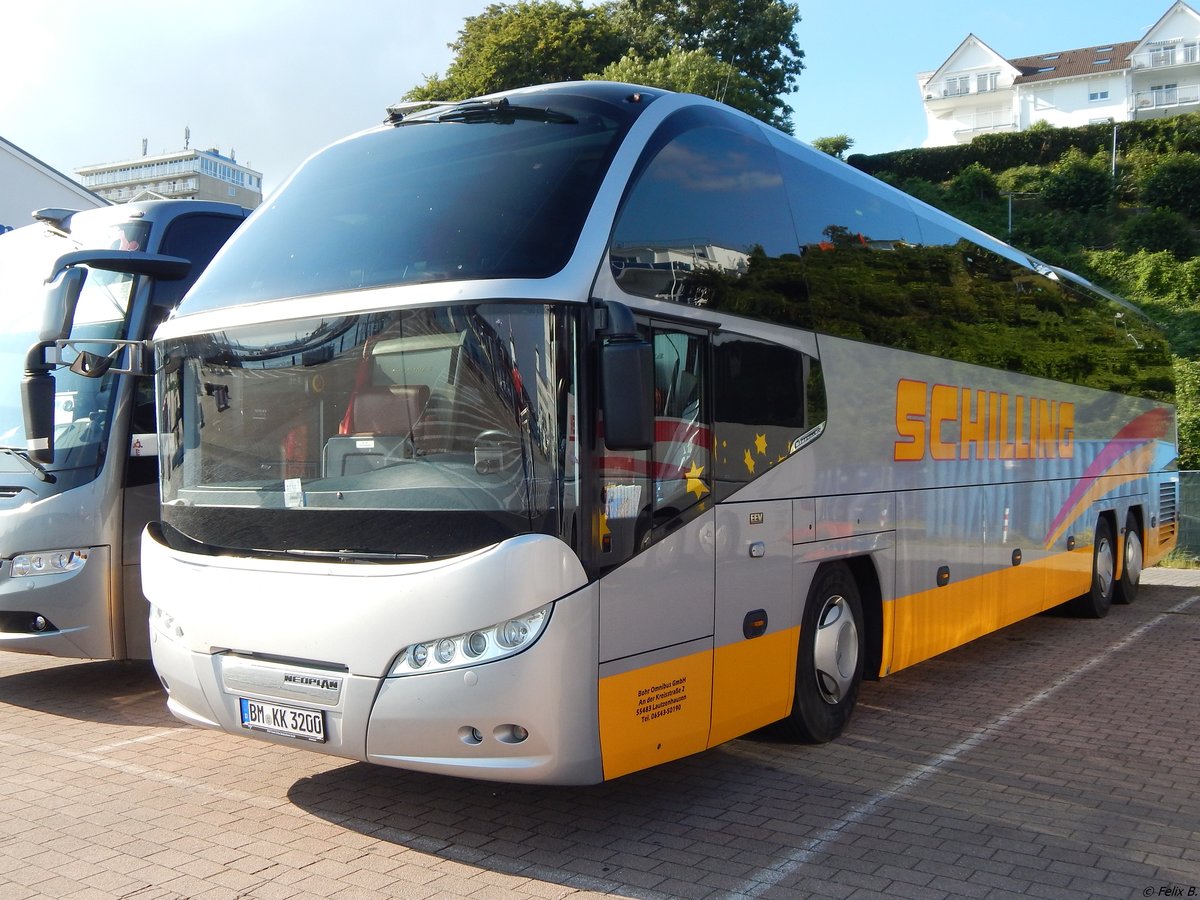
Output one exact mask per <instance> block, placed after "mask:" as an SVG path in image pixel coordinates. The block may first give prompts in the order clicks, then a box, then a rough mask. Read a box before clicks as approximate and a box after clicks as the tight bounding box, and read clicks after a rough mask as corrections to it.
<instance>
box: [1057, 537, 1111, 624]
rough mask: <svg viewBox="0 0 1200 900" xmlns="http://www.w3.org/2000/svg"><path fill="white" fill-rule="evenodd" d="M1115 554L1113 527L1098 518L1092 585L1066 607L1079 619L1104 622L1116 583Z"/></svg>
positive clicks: (1093, 552) (1094, 544)
mask: <svg viewBox="0 0 1200 900" xmlns="http://www.w3.org/2000/svg"><path fill="white" fill-rule="evenodd" d="M1116 570H1117V551H1116V545H1115V543H1114V541H1113V533H1112V526H1111V525H1109V524H1108V519H1107V518H1105V517H1104V516H1101V517H1100V518H1099V519H1098V520H1097V521H1096V539H1095V542H1094V543H1093V544H1092V586H1091V589H1090V590H1089V591H1088V592H1087V593H1086V594H1084V595H1082V596H1080V597H1076V598H1075V599H1074V600H1072V601H1070V603H1068V604H1067V610H1068V611H1069V612H1070V613H1071V614H1072V615H1074V616H1078V617H1079V618H1081V619H1103V618H1104V617H1105V616H1107V615H1108V610H1109V607H1111V606H1112V601H1113V594H1114V592H1115V591H1116V581H1115V579H1114V578H1113V573H1114V572H1116Z"/></svg>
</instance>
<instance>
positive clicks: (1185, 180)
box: [1138, 153, 1200, 221]
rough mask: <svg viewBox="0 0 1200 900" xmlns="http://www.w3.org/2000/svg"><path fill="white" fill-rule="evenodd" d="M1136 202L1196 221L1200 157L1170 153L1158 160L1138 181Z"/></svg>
mask: <svg viewBox="0 0 1200 900" xmlns="http://www.w3.org/2000/svg"><path fill="white" fill-rule="evenodd" d="M1138 197H1139V199H1140V200H1141V201H1142V202H1143V203H1145V204H1146V205H1147V206H1160V207H1163V208H1165V209H1172V210H1174V211H1175V212H1177V213H1182V214H1183V215H1185V216H1187V217H1188V218H1189V219H1191V220H1192V221H1200V156H1198V155H1197V154H1195V153H1172V154H1169V155H1167V156H1164V157H1162V159H1161V160H1160V161H1159V163H1158V165H1156V166H1154V167H1153V168H1152V169H1150V170H1149V171H1148V172H1146V174H1145V176H1144V177H1143V179H1142V184H1141V190H1140V191H1139V192H1138Z"/></svg>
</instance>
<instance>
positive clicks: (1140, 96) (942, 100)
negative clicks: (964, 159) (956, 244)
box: [917, 0, 1200, 147]
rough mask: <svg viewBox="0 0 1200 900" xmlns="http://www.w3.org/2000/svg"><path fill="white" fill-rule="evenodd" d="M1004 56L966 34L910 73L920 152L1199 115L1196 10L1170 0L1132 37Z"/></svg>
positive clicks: (1199, 43) (1199, 60)
mask: <svg viewBox="0 0 1200 900" xmlns="http://www.w3.org/2000/svg"><path fill="white" fill-rule="evenodd" d="M1128 37H1129V39H1128V40H1125V41H1121V42H1117V43H1112V44H1103V45H1100V46H1096V47H1084V48H1081V49H1077V50H1058V51H1053V52H1050V53H1042V54H1039V55H1037V56H1023V57H1017V58H1014V59H1006V58H1005V57H1003V56H1001V55H1000V54H999V53H997V52H996V51H995V50H993V49H992V48H991V47H989V46H988V45H987V44H986V43H985V42H984V41H983V40H982V39H981V38H979V37H977V36H976V35H974V34H969V35H967V37H966V38H965V39H964V40H963V42H962V43H961V44H959V45H958V47H957V48H956V49H955V50H954V52H953V53H951V54H950V56H949V57H948V58H947V59H946V61H945V62H943V63H942V64H941V65H940V66H939V67H938V68H937V69H935V70H933V71H932V72H921V73H919V74H918V75H917V84H918V87H919V88H920V91H921V98H922V102H923V103H924V106H925V118H926V123H927V125H928V129H929V134H928V137H927V138H926V139H925V143H924V146H926V147H937V146H944V145H947V144H965V143H967V142H968V141H970V140H971V139H972V138H974V137H975V136H976V135H978V134H986V133H988V132H996V131H1024V130H1025V129H1026V128H1028V127H1029V126H1030V125H1033V124H1035V123H1037V122H1042V121H1044V122H1047V123H1049V124H1050V125H1055V126H1059V127H1070V126H1077V125H1088V124H1092V123H1096V122H1110V121H1111V122H1129V121H1133V120H1135V119H1146V118H1153V117H1157V116H1168V115H1174V114H1176V113H1183V112H1197V111H1200V14H1198V13H1197V12H1196V11H1195V10H1194V9H1192V7H1190V6H1189V5H1188V4H1187V3H1185V2H1183V0H1177V2H1175V3H1172V4H1171V6H1170V7H1169V8H1168V9H1167V11H1166V12H1165V13H1163V15H1162V16H1161V18H1159V20H1158V21H1157V22H1156V23H1155V24H1154V25H1152V26H1151V27H1150V29H1149V30H1148V31H1147V32H1146V33H1145V34H1144V35H1142V36H1141V38H1137V37H1135V36H1132V35H1130V36H1128Z"/></svg>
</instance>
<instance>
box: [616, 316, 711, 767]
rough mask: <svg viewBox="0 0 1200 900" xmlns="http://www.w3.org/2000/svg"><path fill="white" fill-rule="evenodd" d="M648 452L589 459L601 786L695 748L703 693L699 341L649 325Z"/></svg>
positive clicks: (704, 441) (705, 501) (707, 445)
mask: <svg viewBox="0 0 1200 900" xmlns="http://www.w3.org/2000/svg"><path fill="white" fill-rule="evenodd" d="M646 332H647V334H646V336H647V338H648V339H649V340H650V341H651V342H652V344H653V347H654V357H655V383H654V389H655V443H654V446H653V447H652V448H651V449H650V450H647V451H641V452H633V453H631V452H629V451H609V450H607V449H605V450H604V451H603V452H602V453H601V455H600V459H599V462H598V465H599V472H598V475H599V479H600V484H599V486H598V487H599V495H600V513H599V517H598V518H599V521H598V522H597V523H596V531H595V534H594V538H593V541H594V543H595V544H596V545H597V547H596V551H597V552H596V555H595V558H596V559H597V560H598V562H599V564H600V567H601V569H602V571H605V574H604V575H603V577H602V578H601V579H600V743H601V750H602V754H603V761H604V777H605V778H606V779H608V778H614V777H616V776H618V775H623V774H626V773H627V772H633V771H636V770H638V769H643V768H647V767H649V766H652V765H656V764H658V763H660V762H666V761H667V760H671V759H678V758H679V757H682V756H687V755H688V754H691V753H697V752H699V751H701V750H704V749H705V748H706V747H707V745H708V733H709V718H710V712H711V700H712V696H711V688H712V634H713V597H714V586H713V559H714V557H713V542H714V527H713V511H712V469H711V457H712V444H711V442H712V429H711V425H710V421H709V408H710V400H709V397H708V384H707V382H708V379H707V367H708V346H709V340H708V336H707V334H706V333H704V332H702V331H693V330H687V329H683V328H677V327H672V326H667V325H665V324H664V325H660V324H655V325H653V326H652V327H647V329H646Z"/></svg>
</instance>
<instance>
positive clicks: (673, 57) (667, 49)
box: [405, 0, 804, 133]
mask: <svg viewBox="0 0 1200 900" xmlns="http://www.w3.org/2000/svg"><path fill="white" fill-rule="evenodd" d="M799 21H800V13H799V11H798V10H797V8H796V6H795V5H794V4H792V3H788V2H786V0H609V2H607V3H606V4H603V5H600V6H588V7H585V6H584V5H583V2H582V0H570V2H559V0H519V2H517V3H514V4H506V3H494V4H492V5H491V6H489V7H488V8H487V10H486V11H484V12H483V13H481V14H480V15H478V16H471V17H469V18H467V19H466V20H465V21H464V24H463V28H462V30H461V31H460V32H459V34H458V39H457V40H456V41H455V42H454V43H452V44H450V48H451V49H452V50H453V51H454V59H453V61H452V62H451V63H450V66H449V67H448V68H447V70H446V74H445V76H443V77H439V76H437V75H431V76H428V77H427V78H426V80H425V83H424V84H421V85H418V86H417V87H414V88H413V89H412V90H410V91H409V92H408V93H407V94H405V99H406V100H459V99H464V98H466V97H473V96H478V95H479V94H487V93H493V92H495V91H501V90H506V89H508V88H514V87H524V86H527V85H532V84H543V83H546V82H552V81H574V80H578V79H581V78H584V77H604V78H610V79H619V80H622V81H633V82H640V83H648V84H650V85H651V86H657V87H665V88H669V89H671V90H684V91H689V92H691V93H698V94H703V95H705V96H708V97H711V98H713V99H715V100H720V101H722V102H724V103H727V104H729V105H730V106H733V107H736V108H738V109H741V110H743V111H744V112H747V113H749V114H750V115H752V116H755V117H757V118H759V119H761V120H763V121H764V122H768V123H770V124H772V125H775V126H776V127H778V128H781V129H783V130H784V131H787V132H788V133H791V130H792V123H791V110H790V109H789V108H788V106H787V104H786V103H785V102H784V99H783V98H784V97H785V96H786V95H787V94H788V93H790V92H791V91H792V90H794V89H795V86H796V78H797V76H799V74H800V72H801V71H803V69H804V62H803V58H804V51H803V50H801V49H800V46H799V43H798V42H797V39H796V31H795V29H796V25H797V23H798V22H799Z"/></svg>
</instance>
